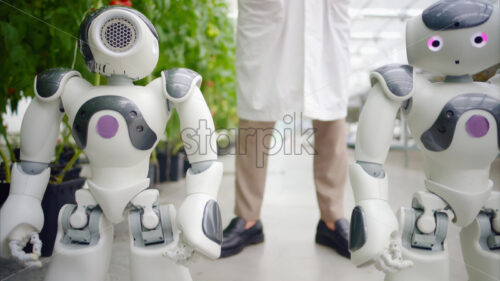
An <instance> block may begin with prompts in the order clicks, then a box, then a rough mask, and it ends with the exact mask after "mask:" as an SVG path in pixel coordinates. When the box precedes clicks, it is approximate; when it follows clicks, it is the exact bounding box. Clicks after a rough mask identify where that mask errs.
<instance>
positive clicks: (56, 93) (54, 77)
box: [35, 68, 81, 101]
mask: <svg viewBox="0 0 500 281" xmlns="http://www.w3.org/2000/svg"><path fill="white" fill-rule="evenodd" d="M75 76H78V77H81V75H80V73H79V72H78V71H75V70H71V69H68V68H51V69H47V70H45V71H43V72H42V73H40V74H38V75H37V76H36V77H35V95H36V96H37V97H38V98H40V99H41V100H44V101H52V100H55V99H58V98H59V97H60V96H61V94H62V92H63V89H64V86H65V85H66V83H67V82H68V80H69V79H70V78H71V77H75Z"/></svg>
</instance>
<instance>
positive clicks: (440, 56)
mask: <svg viewBox="0 0 500 281" xmlns="http://www.w3.org/2000/svg"><path fill="white" fill-rule="evenodd" d="M499 14H500V13H499V8H498V5H493V4H490V3H489V2H486V1H485V0H441V1H439V2H437V3H435V4H434V5H432V6H430V7H429V8H427V9H426V10H424V12H423V13H422V15H421V16H417V17H415V18H413V19H411V20H410V21H408V23H407V25H406V51H407V56H408V62H409V63H410V64H411V65H413V66H416V67H419V68H422V69H424V70H426V71H430V72H434V73H439V74H444V75H452V76H459V75H467V74H475V73H478V72H480V71H481V70H484V69H486V68H488V67H490V66H493V65H495V64H497V63H500V32H498V27H499V26H500V20H499Z"/></svg>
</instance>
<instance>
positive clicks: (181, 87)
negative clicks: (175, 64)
mask: <svg viewBox="0 0 500 281" xmlns="http://www.w3.org/2000/svg"><path fill="white" fill-rule="evenodd" d="M161 77H162V80H163V91H164V93H165V95H166V96H167V99H168V100H170V101H172V102H174V103H177V102H182V101H184V100H186V99H187V98H188V97H189V96H190V94H191V92H192V90H193V87H198V88H199V87H200V86H201V80H202V78H201V75H200V74H198V73H196V72H195V71H193V70H191V69H187V68H172V69H169V70H164V71H162V72H161Z"/></svg>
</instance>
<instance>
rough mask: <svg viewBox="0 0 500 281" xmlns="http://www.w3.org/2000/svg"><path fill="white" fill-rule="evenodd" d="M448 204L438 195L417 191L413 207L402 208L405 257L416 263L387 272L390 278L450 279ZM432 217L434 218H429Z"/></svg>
mask: <svg viewBox="0 0 500 281" xmlns="http://www.w3.org/2000/svg"><path fill="white" fill-rule="evenodd" d="M445 206H446V204H445V203H444V202H443V201H442V200H441V199H440V198H439V197H437V196H436V195H434V194H431V193H428V192H417V193H416V194H415V196H414V200H413V204H412V208H401V209H400V210H399V212H398V220H399V230H400V231H399V233H400V235H401V243H402V258H403V259H405V260H411V261H412V262H413V264H414V265H413V267H411V268H408V269H405V270H402V271H399V272H394V273H387V274H386V278H385V280H386V281H421V280H426V281H449V280H450V276H449V274H450V273H449V271H450V270H449V257H448V249H447V247H448V246H447V243H446V235H447V232H448V215H447V214H446V213H445V212H443V211H440V209H442V208H443V209H444V207H445ZM429 218H430V219H429Z"/></svg>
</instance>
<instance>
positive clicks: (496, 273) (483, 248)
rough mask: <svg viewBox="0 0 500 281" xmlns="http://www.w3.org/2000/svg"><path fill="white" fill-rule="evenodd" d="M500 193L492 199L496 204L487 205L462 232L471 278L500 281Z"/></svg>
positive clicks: (477, 280)
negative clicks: (499, 223) (499, 222)
mask: <svg viewBox="0 0 500 281" xmlns="http://www.w3.org/2000/svg"><path fill="white" fill-rule="evenodd" d="M499 194H500V193H498V192H493V193H492V196H491V198H494V199H495V200H489V202H492V203H493V202H494V201H496V202H495V203H493V204H494V205H496V206H491V208H489V207H490V206H485V208H484V209H483V210H482V211H481V212H480V213H479V215H478V216H477V217H476V219H475V220H474V222H472V223H471V224H470V225H468V226H467V227H465V228H463V229H462V231H461V232H460V242H461V244H462V253H463V256H464V260H465V265H466V267H467V273H468V274H469V280H470V281H498V280H500V229H499V225H498V219H499V209H500V206H499V202H500V195H499Z"/></svg>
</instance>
